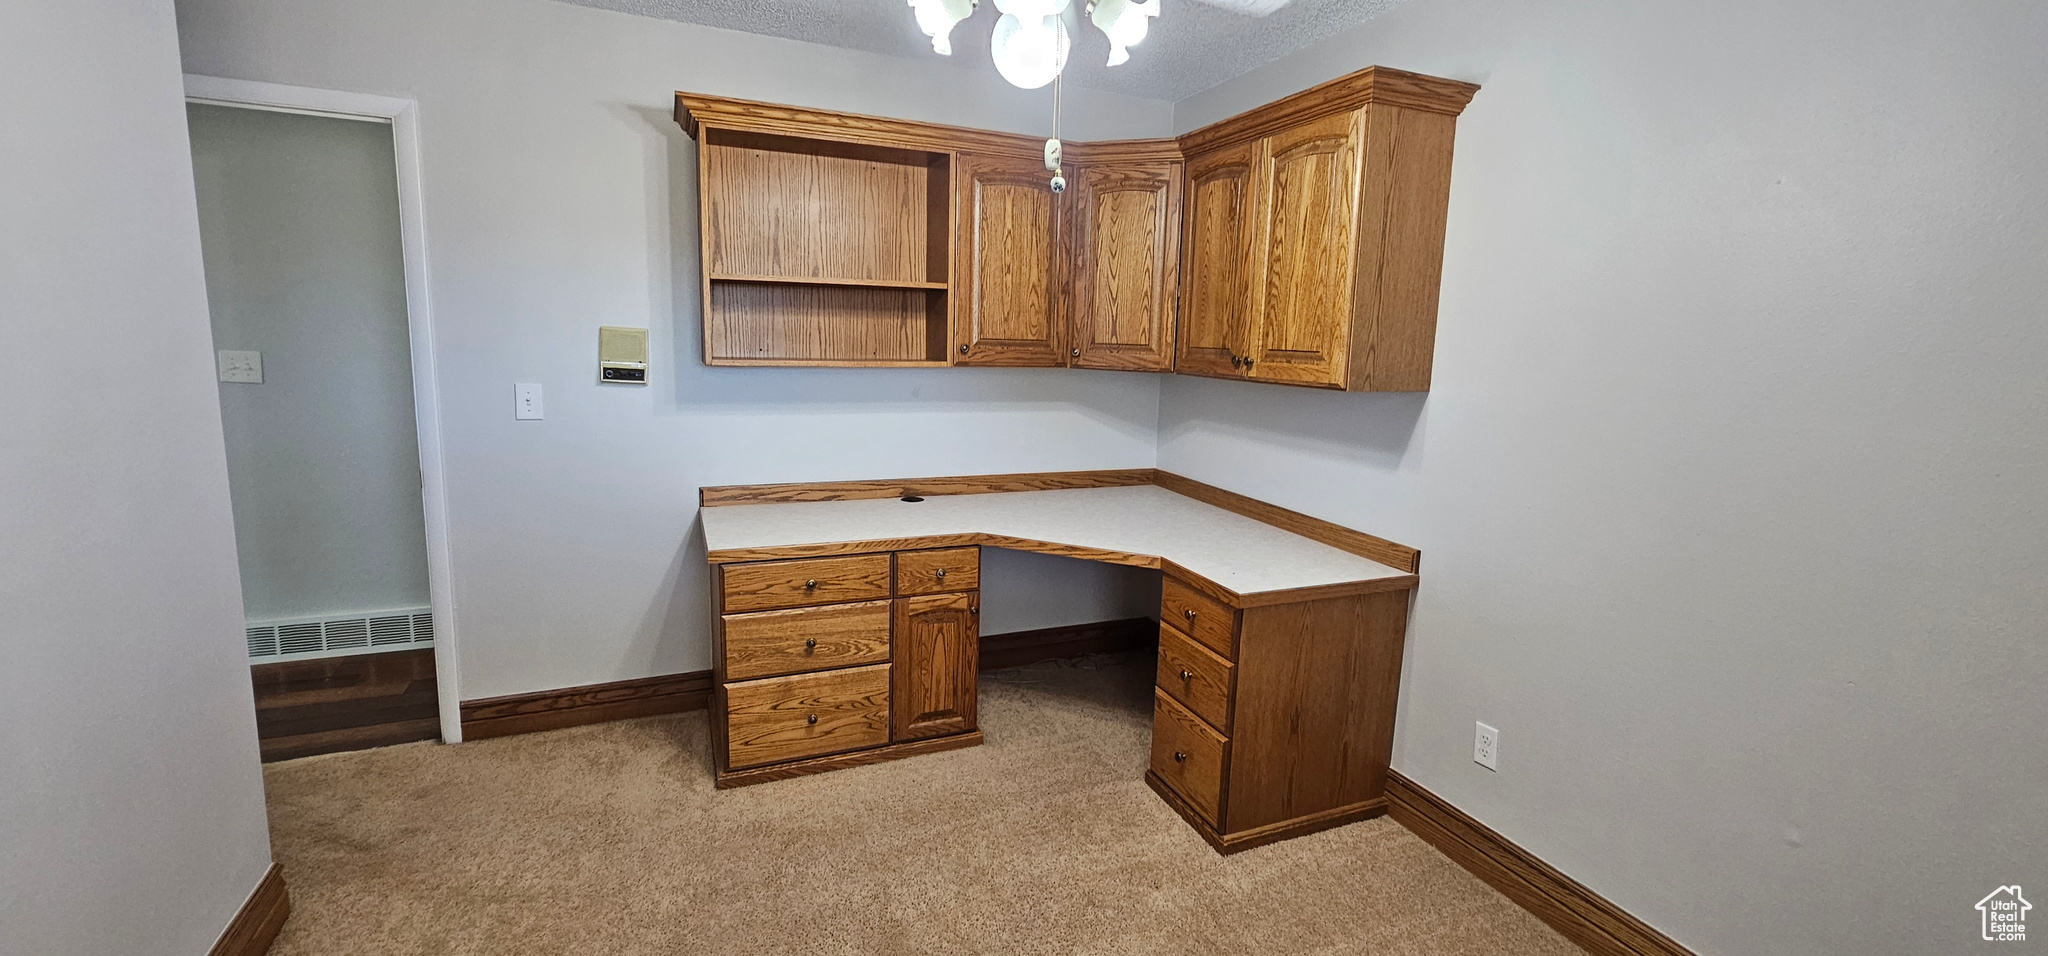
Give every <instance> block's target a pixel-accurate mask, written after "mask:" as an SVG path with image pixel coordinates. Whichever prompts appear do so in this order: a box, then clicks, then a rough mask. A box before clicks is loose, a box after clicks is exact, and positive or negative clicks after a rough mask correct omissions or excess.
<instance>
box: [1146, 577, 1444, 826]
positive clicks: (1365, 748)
mask: <svg viewBox="0 0 2048 956" xmlns="http://www.w3.org/2000/svg"><path fill="white" fill-rule="evenodd" d="M1408 594H1409V592H1407V591H1387V592H1381V593H1376V594H1360V595H1350V596H1345V597H1334V598H1323V599H1319V600H1312V601H1299V602H1295V603H1292V604H1274V605H1266V606H1262V607H1253V608H1244V609H1242V610H1239V609H1234V608H1229V607H1227V606H1224V605H1222V604H1220V603H1219V602H1217V601H1215V600H1214V599H1213V598H1212V597H1210V596H1208V595H1204V594H1203V593H1201V591H1200V590H1199V589H1198V588H1196V587H1195V586H1194V585H1192V584H1191V583H1189V582H1184V581H1178V580H1176V579H1174V578H1168V579H1167V581H1166V587H1165V600H1164V602H1163V604H1164V606H1163V608H1162V612H1163V613H1162V614H1161V615H1160V616H1161V618H1162V623H1161V626H1160V664H1159V669H1158V681H1157V690H1156V691H1155V694H1156V706H1155V708H1154V711H1153V721H1152V762H1151V770H1150V772H1148V773H1147V774H1146V781H1147V782H1149V783H1150V784H1151V785H1152V787H1153V789H1155V790H1158V791H1159V793H1160V795H1161V796H1162V797H1165V798H1166V801H1167V803H1168V804H1169V805H1171V806H1172V807H1173V808H1174V809H1175V810H1177V811H1179V812H1180V813H1181V815H1182V816H1183V817H1184V818H1185V819H1186V820H1187V821H1188V823H1189V825H1191V826H1193V827H1194V828H1195V830H1196V832H1198V833H1200V834H1201V835H1202V837H1203V838H1204V839H1206V840H1208V841H1209V843H1210V845H1212V846H1214V847H1215V848H1216V849H1218V850H1220V851H1222V852H1225V853H1229V852H1234V851H1237V850H1242V849H1248V848H1250V847H1254V846H1259V845H1261V844H1265V843H1271V842H1273V841H1275V840H1282V839H1286V838H1288V837H1293V836H1299V835H1301V834H1304V833H1310V832H1313V831H1315V830H1320V829H1324V828H1326V827H1332V826H1337V825H1340V824H1344V823H1349V822H1351V821H1354V820H1362V819H1365V818H1367V817H1373V816H1378V815H1380V814H1381V813H1384V812H1386V806H1387V799H1386V777H1387V761H1388V759H1389V757H1391V756H1392V753H1393V745H1394V704H1395V695H1396V694H1397V693H1398V691H1399V689H1400V677H1401V648H1402V644H1403V642H1404V638H1405V635H1406V631H1407V624H1408ZM1226 728H1227V730H1226Z"/></svg>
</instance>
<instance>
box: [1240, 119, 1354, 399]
mask: <svg viewBox="0 0 2048 956" xmlns="http://www.w3.org/2000/svg"><path fill="white" fill-rule="evenodd" d="M1364 139H1365V111H1364V110H1353V111H1351V112H1349V113H1340V114H1338V115H1336V116H1330V117H1326V118H1324V119H1319V120H1314V121H1312V122H1308V123H1303V124H1301V125H1300V126H1296V127H1293V128H1291V129H1287V130H1283V131H1281V132H1278V133H1275V134H1273V135H1271V136H1268V137H1266V138H1265V139H1264V140H1262V141H1261V142H1260V148H1259V151H1260V157H1259V178H1258V192H1259V197H1260V205H1261V207H1262V208H1261V210H1260V216H1259V224H1260V230H1259V231H1260V235H1259V247H1260V253H1261V258H1262V260H1263V268H1262V269H1261V270H1260V273H1259V278H1258V280H1257V284H1256V285H1255V287H1254V289H1253V296H1252V303H1253V306H1252V329H1251V331H1252V335H1251V353H1250V356H1249V357H1250V358H1251V359H1252V362H1253V364H1252V367H1251V369H1250V371H1249V376H1250V377H1251V378H1254V379H1260V380H1265V381H1274V382H1293V383H1296V384H1302V385H1326V386H1331V387H1342V386H1343V384H1344V363H1345V360H1346V358H1347V351H1346V350H1347V348H1348V346H1349V339H1350V333H1351V309H1352V303H1351V282H1352V270H1353V264H1354V262H1355V260H1356V258H1357V254H1358V248H1357V247H1358V176H1359V167H1358V164H1359V156H1360V154H1361V152H1362V149H1361V146H1362V144H1363V142H1364Z"/></svg>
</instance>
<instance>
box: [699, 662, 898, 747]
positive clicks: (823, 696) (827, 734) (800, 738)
mask: <svg viewBox="0 0 2048 956" xmlns="http://www.w3.org/2000/svg"><path fill="white" fill-rule="evenodd" d="M725 711H726V761H727V764H728V768H729V769H734V770H737V769H739V768H741V767H758V766H760V765H762V764H770V763H781V762H782V761H785V760H796V759H799V758H802V757H816V756H819V755H822V754H830V753H839V752H840V751H843V750H859V749H861V748H863V747H879V746H881V745H882V744H886V743H888V742H889V665H887V664H874V665H870V666H867V667H850V668H846V669H844V670H836V671H825V672H824V673H821V674H797V675H794V676H790V677H770V678H767V679H765V680H754V681H746V682H744V683H739V684H727V685H725Z"/></svg>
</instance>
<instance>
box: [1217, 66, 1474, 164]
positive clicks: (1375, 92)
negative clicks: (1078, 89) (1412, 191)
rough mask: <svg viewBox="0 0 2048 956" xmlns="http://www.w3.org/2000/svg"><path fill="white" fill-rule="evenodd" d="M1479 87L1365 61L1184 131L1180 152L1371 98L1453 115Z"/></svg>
mask: <svg viewBox="0 0 2048 956" xmlns="http://www.w3.org/2000/svg"><path fill="white" fill-rule="evenodd" d="M1477 92H1479V85H1478V84H1476V83H1465V82H1462V81H1459V80H1447V79H1444V78H1443V77H1440V76H1425V75H1423V74H1421V73H1410V72H1408V71H1406V70H1396V69H1393V68H1391V67H1384V66H1369V67H1366V68H1365V69H1363V70H1359V71H1358V72H1356V73H1349V74H1346V75H1344V76H1340V77H1338V78H1336V79H1334V80H1331V81H1329V82H1327V83H1323V84H1320V85H1317V86H1312V87H1309V88H1308V89H1305V90H1302V91H1301V92H1299V93H1296V94H1294V95H1292V96H1288V97H1284V98H1282V99H1278V100H1274V101H1273V102H1271V103H1267V104H1265V105H1264V106H1260V107H1258V108H1256V109H1251V110H1247V111H1245V112H1243V113H1239V114H1237V115H1236V116H1233V117H1230V118H1229V119H1225V120H1218V121H1216V122H1214V123H1211V124H1209V125H1207V126H1204V127H1202V128H1200V129H1197V130H1194V131H1192V132H1189V133H1185V134H1182V135H1181V137H1180V148H1181V151H1182V152H1184V153H1195V152H1200V151H1202V150H1208V149H1214V148H1216V147H1218V146H1226V145H1229V144H1231V143H1235V142H1248V141H1250V140H1254V139H1258V138H1259V137H1261V136H1267V135H1270V134H1272V133H1275V132H1277V131H1279V130H1283V129H1286V128H1288V127H1290V126H1295V125H1298V124H1301V123H1304V122H1307V121H1309V120H1314V119H1320V118H1322V117H1324V116H1329V115H1331V114H1335V113H1342V112H1345V111H1347V110H1354V109H1358V108H1359V107H1362V106H1368V105H1371V104H1374V103H1379V104H1384V105H1387V106H1399V107H1402V108H1404V109H1414V110H1423V111H1425V112H1430V113H1443V114H1446V115H1449V116H1457V115H1458V114H1459V113H1462V112H1464V111H1465V104H1467V103H1470V102H1472V95H1473V94H1474V93H1477Z"/></svg>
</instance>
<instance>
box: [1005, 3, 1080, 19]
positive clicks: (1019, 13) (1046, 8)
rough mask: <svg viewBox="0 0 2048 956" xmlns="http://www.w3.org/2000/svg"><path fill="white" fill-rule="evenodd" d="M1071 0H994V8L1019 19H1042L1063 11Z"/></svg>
mask: <svg viewBox="0 0 2048 956" xmlns="http://www.w3.org/2000/svg"><path fill="white" fill-rule="evenodd" d="M1072 3H1073V0H996V9H997V10H1000V11H1002V12H1004V13H1007V14H1010V15H1011V16H1014V17H1016V18H1017V19H1019V20H1043V19H1045V18H1046V17H1049V16H1052V15H1053V14H1055V13H1065V12H1066V10H1067V7H1068V6H1070V5H1072Z"/></svg>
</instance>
